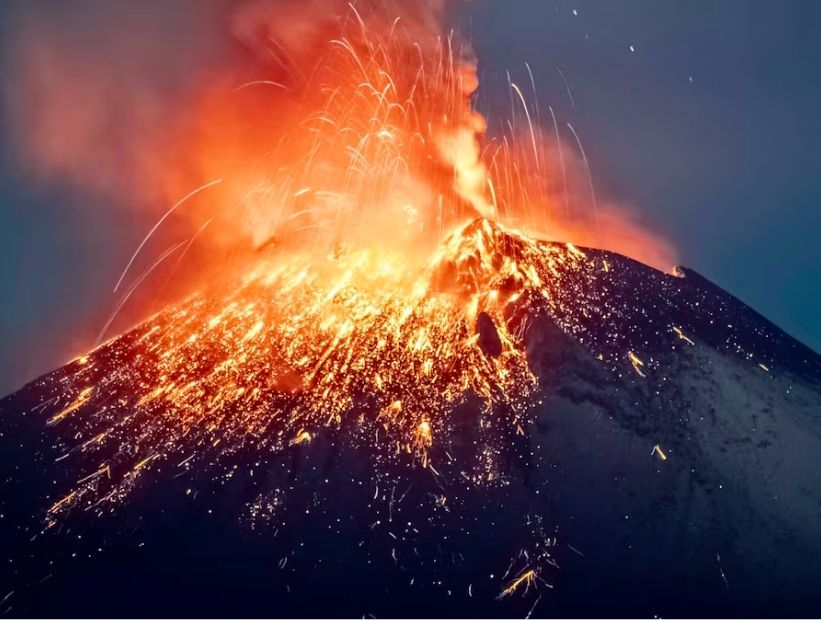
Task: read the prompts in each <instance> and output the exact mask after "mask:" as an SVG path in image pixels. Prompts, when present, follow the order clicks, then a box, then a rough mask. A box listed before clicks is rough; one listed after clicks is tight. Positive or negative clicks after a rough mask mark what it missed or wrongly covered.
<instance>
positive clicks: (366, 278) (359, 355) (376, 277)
mask: <svg viewBox="0 0 821 621" xmlns="http://www.w3.org/2000/svg"><path fill="white" fill-rule="evenodd" d="M591 265H592V264H591V262H590V261H589V260H587V258H586V255H585V254H584V253H583V252H582V251H580V250H579V249H577V248H575V247H574V246H572V245H565V244H545V243H543V242H538V241H535V240H533V239H532V238H530V237H528V236H525V235H522V234H521V233H517V232H515V231H508V230H504V229H502V228H501V227H500V226H499V225H497V224H493V223H491V222H490V221H488V220H485V219H478V220H476V221H474V222H472V223H470V224H469V225H467V226H465V227H462V228H460V229H458V230H457V231H455V232H454V233H453V235H452V236H451V237H450V238H449V239H448V240H446V242H445V243H444V244H443V246H442V248H441V249H440V250H439V251H438V252H437V253H436V254H435V255H434V257H433V258H432V259H431V260H430V262H429V263H428V264H426V265H425V266H424V267H423V268H422V269H421V270H420V271H419V272H414V271H408V270H407V269H405V266H404V264H403V262H402V257H401V255H396V256H392V255H389V254H386V253H375V252H372V251H371V252H369V251H361V250H357V251H350V252H342V253H338V254H336V255H331V256H327V257H325V258H324V260H323V261H318V260H317V258H316V257H315V256H314V255H311V254H306V255H299V254H294V253H292V252H289V253H287V254H286V255H284V256H278V255H275V256H273V257H271V258H270V259H268V260H265V261H260V262H258V263H256V264H254V265H253V266H252V267H249V269H248V270H247V271H245V270H243V271H242V272H240V273H239V274H238V275H237V276H235V277H233V278H229V279H226V281H225V282H224V283H222V284H220V285H215V286H214V287H212V288H210V289H208V290H206V291H203V292H198V293H196V294H195V295H193V296H191V297H190V298H188V299H187V300H185V301H183V302H181V303H179V304H177V305H175V306H172V307H169V308H167V309H165V310H164V311H162V312H161V313H160V314H158V315H157V316H155V317H154V318H152V319H150V320H149V321H147V322H146V323H145V324H143V325H142V326H141V327H139V328H138V329H136V330H135V331H133V332H132V333H129V334H127V335H126V336H124V337H121V338H118V339H114V340H112V341H111V342H109V343H108V344H105V345H103V346H102V347H101V348H100V349H99V350H97V351H95V352H93V353H92V355H91V358H90V359H89V360H88V361H87V362H86V363H85V364H81V361H80V360H78V361H77V362H76V365H77V372H76V373H75V374H74V376H73V379H72V383H73V384H74V385H75V386H77V387H80V386H82V388H80V389H79V393H78V394H77V395H76V396H72V390H70V389H69V390H67V391H66V392H65V394H64V395H62V396H61V397H60V399H61V400H63V399H70V402H69V404H68V405H67V406H65V407H63V408H62V409H60V410H59V412H58V413H57V414H56V415H54V416H52V417H51V418H50V419H49V422H50V424H51V425H66V426H69V427H70V431H67V433H66V437H70V438H71V439H72V442H73V443H74V444H73V446H68V447H67V448H66V454H65V455H64V457H65V458H68V457H72V456H75V455H78V454H79V455H85V457H84V461H85V460H86V459H88V460H90V461H92V462H94V460H95V458H94V457H93V456H92V455H93V454H94V453H96V452H98V453H99V454H100V455H107V456H108V457H107V459H108V461H107V462H106V463H104V464H103V465H102V466H100V465H99V464H97V465H96V466H95V472H100V471H101V470H100V469H104V470H105V472H106V473H107V474H108V476H107V477H99V476H89V474H88V473H85V474H84V475H83V476H82V477H81V478H80V480H79V481H78V482H77V485H76V487H75V488H74V489H72V490H71V491H70V492H68V495H67V496H66V498H64V499H63V500H61V501H59V502H57V504H55V506H54V507H53V508H52V509H51V511H50V514H51V515H54V514H57V513H59V512H64V511H68V510H69V509H71V508H73V507H78V506H80V507H83V508H87V509H88V508H92V507H95V508H98V509H99V508H100V507H101V506H103V505H105V504H106V503H109V502H117V501H120V500H123V499H124V498H125V497H126V496H127V495H128V492H129V491H130V490H131V489H132V487H133V485H134V482H135V480H136V479H137V477H138V476H139V475H140V473H141V471H143V470H144V469H147V468H149V467H154V466H155V465H158V464H161V463H169V464H177V463H179V462H180V460H181V459H183V457H184V456H185V455H184V453H185V452H186V451H192V450H193V451H194V452H201V453H202V455H200V458H201V459H202V460H203V461H207V460H208V459H211V458H212V457H213V455H229V454H231V453H232V452H235V451H238V450H240V449H247V448H248V447H253V450H254V451H256V452H262V453H264V452H268V451H273V452H276V451H281V450H283V449H284V448H285V447H287V446H289V445H298V444H307V443H310V442H311V440H312V439H313V438H314V437H315V435H316V434H318V433H322V432H323V431H325V430H327V429H333V428H339V427H342V426H345V427H350V426H351V425H353V426H355V427H356V426H358V427H359V430H360V431H359V433H358V435H359V436H360V437H361V438H362V440H363V442H367V443H370V444H373V445H374V446H377V447H378V448H377V450H381V449H383V448H385V449H388V450H389V452H390V453H393V454H394V455H407V456H408V458H409V463H410V462H413V461H416V463H418V464H420V465H422V466H423V467H431V468H435V462H434V461H433V460H432V458H431V455H430V451H431V447H432V446H434V445H435V444H436V442H437V441H438V440H437V438H440V437H447V436H448V433H449V428H450V426H451V415H452V410H453V408H454V406H455V405H457V404H458V403H460V402H463V401H464V400H465V399H466V398H467V396H468V395H470V394H473V395H477V396H478V397H479V398H480V399H481V400H482V402H483V404H484V405H483V412H484V414H483V421H482V423H481V424H483V425H485V426H487V427H499V428H500V429H502V432H501V433H502V434H503V433H506V431H504V430H509V431H510V432H512V433H517V434H519V435H521V434H522V433H523V431H522V426H523V425H524V424H525V419H524V417H525V414H526V411H527V398H528V396H529V394H530V393H531V391H532V389H533V388H534V387H535V377H534V376H533V374H532V372H531V370H530V369H529V366H528V362H527V358H526V353H525V348H524V346H523V333H524V330H525V328H526V326H525V323H524V321H525V320H524V315H523V313H522V309H523V308H524V307H523V306H522V305H523V304H526V305H527V306H528V307H532V306H534V305H536V306H538V305H543V306H545V307H548V306H551V305H555V304H557V303H559V300H560V295H559V294H558V291H557V290H558V288H560V287H561V286H562V281H563V279H566V278H567V277H568V275H571V274H572V273H573V271H574V270H588V269H591ZM480 317H484V318H485V321H486V326H487V327H486V329H487V330H490V331H491V332H492V333H493V335H494V337H495V339H496V340H495V343H496V344H495V346H493V347H491V346H489V345H488V343H487V342H486V341H487V340H488V339H482V338H481V336H482V335H481V334H480V332H479V331H478V329H477V326H478V325H479V324H480V323H481V322H480V321H479V318H480ZM103 359H106V360H107V362H105V363H103V362H102V360H103ZM98 361H100V362H98ZM117 361H121V362H119V363H117ZM98 366H99V367H101V368H98ZM92 394H93V401H92V407H85V409H83V408H84V406H86V405H87V402H88V401H89V399H90V398H91V396H92ZM500 413H503V414H504V415H503V416H502V415H500ZM112 444H113V448H114V449H115V450H112ZM193 461H196V459H195V460H192V461H189V462H187V463H186V467H191V466H192V465H193V463H192V462H193ZM494 476H496V478H498V475H494V473H493V472H492V470H491V471H489V472H478V471H477V473H476V475H475V477H476V480H480V479H485V480H488V481H490V480H492V479H493V478H494Z"/></svg>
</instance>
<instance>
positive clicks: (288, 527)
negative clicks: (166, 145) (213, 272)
mask: <svg viewBox="0 0 821 621" xmlns="http://www.w3.org/2000/svg"><path fill="white" fill-rule="evenodd" d="M531 268H532V269H531ZM682 273H683V277H676V276H670V275H666V274H662V273H660V272H657V271H655V270H653V269H651V268H648V267H646V266H643V265H641V264H639V263H636V262H635V261H632V260H630V259H627V258H624V257H621V256H619V255H616V254H613V253H608V252H603V251H596V250H588V249H575V248H573V247H568V246H565V245H559V244H546V243H536V242H533V241H532V240H529V239H527V238H526V237H524V236H521V235H519V234H515V233H509V232H506V231H503V230H501V229H499V228H498V227H495V226H494V225H491V224H489V223H487V222H478V223H475V224H473V225H471V226H469V227H467V228H466V229H464V230H463V231H461V232H460V233H459V235H458V236H457V237H455V238H453V239H451V240H450V241H449V242H448V244H447V245H446V248H445V250H444V251H443V256H442V257H441V259H440V260H439V261H438V263H437V264H436V265H435V269H433V270H432V273H431V281H432V283H433V284H434V289H435V290H436V291H445V292H450V293H448V295H450V294H453V295H456V296H457V297H458V298H459V299H468V300H469V302H468V305H469V306H470V304H472V300H473V299H474V297H472V296H475V295H480V296H481V295H484V294H485V293H488V292H489V291H491V290H492V291H496V292H498V293H496V294H494V295H493V296H492V297H493V299H494V300H496V299H497V298H500V297H504V298H505V299H506V302H505V303H504V304H500V305H498V306H492V305H488V306H487V307H480V308H477V309H476V314H475V317H474V316H472V315H471V314H470V313H468V315H467V319H464V320H462V319H460V320H459V322H454V323H450V324H447V325H448V326H449V328H450V329H452V330H458V328H459V326H460V325H462V324H464V326H466V327H465V329H466V331H467V332H466V334H465V335H464V336H465V338H466V339H467V341H468V342H471V341H470V339H471V338H472V334H471V333H474V332H476V337H477V338H476V339H475V340H474V341H473V343H474V344H475V345H476V347H477V348H478V351H479V358H468V361H469V363H470V364H469V365H468V366H467V367H466V368H468V369H470V368H471V365H483V364H486V365H488V368H493V365H497V371H498V372H499V373H501V377H502V378H505V377H507V374H509V373H512V372H513V371H515V370H516V369H518V367H517V366H516V365H515V364H514V363H515V362H516V360H517V359H516V357H515V354H516V351H518V352H519V353H521V355H522V356H523V357H524V361H525V362H526V366H527V369H528V370H529V372H530V373H532V376H533V379H534V380H535V383H534V386H533V388H532V389H530V390H528V391H526V392H525V393H523V394H521V395H518V396H515V395H514V396H512V397H511V396H510V395H507V394H506V395H504V396H498V395H495V393H493V391H494V390H497V388H498V386H496V385H495V384H493V383H492V381H491V380H493V379H494V378H496V377H497V376H496V375H493V374H490V375H488V376H487V378H490V379H489V380H487V381H489V382H491V384H490V389H489V392H491V393H492V395H491V396H492V397H493V399H491V401H492V403H491V405H488V397H487V395H483V394H481V390H477V388H476V386H473V385H470V386H468V387H467V389H466V390H465V394H464V395H463V396H462V397H460V398H458V399H455V400H453V401H449V402H445V403H446V404H448V411H447V413H446V415H444V414H443V415H441V418H442V420H438V419H435V420H434V419H431V420H430V421H429V420H428V419H426V418H423V419H422V423H420V424H419V426H418V427H417V425H416V420H414V424H413V425H412V427H411V429H412V430H415V431H416V433H417V434H421V436H420V437H419V438H418V442H419V444H418V445H414V446H410V447H409V448H408V450H404V448H403V446H400V445H401V441H402V440H401V439H402V438H404V436H402V433H404V429H403V428H401V427H397V428H396V429H398V431H397V430H396V429H395V428H394V427H391V426H390V425H388V424H387V423H385V419H384V412H383V409H382V408H381V406H380V405H379V404H378V403H377V404H374V403H371V401H378V399H379V396H380V393H378V392H377V391H376V389H374V390H373V394H372V393H369V392H367V391H366V390H364V389H361V387H357V390H356V399H355V400H354V401H352V402H351V403H350V404H348V405H347V406H346V408H345V409H344V415H343V416H340V417H339V420H336V421H333V422H332V424H330V425H329V426H327V427H325V428H322V427H319V426H318V424H317V423H316V421H315V420H314V419H313V418H311V417H308V416H307V415H302V414H300V417H298V418H297V417H295V418H293V419H287V420H286V419H284V418H279V417H274V418H271V419H265V425H264V429H262V430H261V431H256V430H250V431H249V432H248V433H249V435H250V436H253V437H254V438H255V439H254V440H253V441H245V440H239V439H238V437H237V435H236V430H235V429H234V428H233V427H231V428H230V429H231V433H230V434H229V433H222V435H219V434H220V433H221V432H220V431H219V430H220V429H221V427H220V425H226V424H228V423H226V422H224V420H223V419H226V418H230V419H232V420H236V419H239V420H243V421H244V420H246V419H245V418H242V417H243V416H244V412H245V411H246V410H248V409H252V408H255V407H257V406H258V402H257V401H258V400H254V401H253V402H246V401H236V402H234V403H231V404H223V403H221V404H220V405H219V409H217V410H215V411H216V412H217V414H219V417H218V418H209V416H211V414H209V413H206V412H205V411H203V413H202V418H203V420H204V421H205V422H206V423H207V424H206V425H205V429H200V428H198V427H197V426H187V427H186V428H185V429H183V430H182V431H179V432H177V431H173V432H172V431H163V430H166V428H167V426H168V425H173V422H174V420H175V419H174V418H173V416H174V415H176V414H175V413H176V412H177V410H175V409H174V408H175V407H180V406H178V405H176V402H174V403H172V402H169V401H163V402H161V403H156V404H155V405H152V406H151V408H149V409H146V404H147V403H154V402H153V401H150V400H149V399H147V397H146V396H147V395H153V394H154V391H155V390H156V388H154V386H156V385H157V384H156V381H155V379H156V378H155V377H154V375H153V374H154V373H155V369H156V368H159V365H160V363H159V362H158V359H157V358H156V357H155V356H154V355H152V353H151V351H150V350H147V349H146V348H145V347H144V345H141V343H144V342H145V341H144V340H143V339H145V338H146V335H152V334H156V333H157V332H158V331H162V330H171V329H172V326H173V324H172V323H163V322H165V320H166V317H165V316H164V315H160V316H158V317H156V318H154V319H152V320H151V321H149V322H148V323H147V324H145V325H143V326H140V327H138V328H137V329H135V330H134V331H133V332H131V333H129V334H126V335H124V336H123V337H120V338H119V339H117V340H115V341H113V342H111V343H109V344H107V345H106V346H104V347H103V348H101V349H99V350H97V351H95V352H94V353H92V354H91V355H90V356H89V359H88V360H80V361H75V362H74V363H71V364H69V365H67V366H66V367H64V368H62V369H59V370H57V371H55V372H53V373H51V374H49V375H47V376H45V377H43V378H41V379H39V380H36V381H35V382H32V383H31V384H29V385H28V386H26V387H24V388H23V389H21V390H20V391H19V392H17V393H15V394H14V395H11V396H10V397H7V398H6V399H4V400H3V401H2V402H0V411H2V423H1V424H2V438H1V439H0V442H1V443H2V446H1V447H0V448H2V450H1V451H0V463H1V464H2V472H3V474H4V478H3V488H2V495H0V513H2V519H1V520H0V547H1V548H2V549H3V550H4V551H7V553H6V556H8V558H9V560H8V564H4V567H3V570H2V583H0V584H2V585H8V586H7V588H5V590H4V591H3V592H2V593H0V598H2V597H4V596H5V595H6V593H7V592H11V594H10V595H8V596H7V597H6V599H5V600H3V603H2V606H0V612H4V613H7V614H12V615H60V616H65V615H83V616H94V615H114V616H124V615H125V616H152V615H153V616H156V615H193V616H213V615H220V616H248V615H252V616H362V615H374V616H376V617H384V616H394V617H397V616H399V617H402V616H480V617H484V616H525V615H527V614H532V615H533V616H651V615H660V616H689V615H711V616H724V615H730V616H739V615H740V616H761V615H780V616H792V615H798V616H806V615H817V614H818V613H819V611H821V596H819V594H818V592H817V588H816V583H817V576H818V574H819V570H821V421H819V413H820V412H821V359H820V358H819V356H818V355H816V354H815V353H814V352H812V351H811V350H809V349H807V348H806V347H804V346H803V345H801V344H800V343H798V342H797V341H795V340H794V339H792V338H791V337H789V336H788V335H786V334H785V333H784V332H782V331H781V330H779V329H778V328H777V327H775V326H773V325H772V324H771V323H770V322H768V321H767V320H765V319H764V318H762V317H761V316H760V315H758V314H757V313H755V312H754V311H752V310H751V309H749V308H748V307H746V306H745V305H744V304H743V303H741V302H740V301H738V300H737V299H735V298H734V297H732V296H730V295H729V294H727V293H726V292H724V291H722V290H721V289H719V288H718V287H716V286H714V285H713V284H711V283H710V282H708V281H707V280H705V279H704V278H702V277H700V276H699V275H698V274H696V273H695V272H692V271H689V270H683V271H682ZM465 296H466V297H465ZM479 299H483V298H481V297H480V298H479ZM203 305H204V306H207V303H205V302H204V303H203ZM446 308H449V307H446ZM440 310H441V309H437V311H440ZM168 313H169V316H172V315H174V313H179V309H173V310H169V311H168ZM252 325H253V324H252ZM159 327H162V328H159ZM413 330H414V332H413V333H412V334H416V332H415V331H416V330H418V326H414V328H413ZM241 333H242V334H246V330H245V327H244V325H243V330H242V331H241ZM514 336H515V338H516V341H515V343H513V344H512V345H510V344H508V342H507V341H508V339H513V338H514ZM149 338H152V337H149ZM154 338H155V337H154ZM363 338H364V337H363ZM442 338H444V337H442ZM460 338H461V336H460ZM356 342H359V341H356ZM365 342H366V343H367V341H365ZM460 342H461V341H460ZM280 344H281V343H280V341H276V340H272V341H271V342H270V343H268V345H280ZM509 347H510V348H513V349H515V350H516V351H512V350H511V351H508V348H509ZM207 351H208V352H209V360H208V364H210V365H211V366H214V365H218V364H219V360H220V359H219V354H220V352H219V351H215V350H214V349H213V348H209V349H208V350H207ZM323 351H324V350H323ZM386 351H387V352H389V353H390V352H391V350H390V348H388V349H387V350H386ZM471 352H473V350H470V351H467V350H466V353H464V354H460V356H472V355H473V353H471ZM323 355H324V354H323ZM506 356H509V358H506ZM246 357H247V356H246ZM379 357H384V358H385V359H386V364H387V363H388V362H390V363H391V364H392V366H393V367H396V366H401V365H399V363H402V364H411V363H414V362H415V358H414V359H410V362H408V361H407V359H406V358H403V357H396V356H394V355H390V356H388V355H387V354H380V356H378V358H379ZM346 359H347V358H342V359H341V362H340V363H339V364H343V363H344V361H345V360H346ZM462 359H463V358H461V357H460V358H458V359H455V360H457V362H458V361H461V360H462ZM182 360H184V361H185V364H186V365H187V366H190V365H192V364H193V362H190V361H189V359H188V358H185V357H183V358H182ZM197 360H199V358H198V359H197ZM320 360H322V361H323V363H324V361H325V360H326V359H325V358H320ZM397 361H398V362H397ZM506 361H507V362H506ZM508 363H509V366H504V365H505V364H508ZM335 364H336V363H335ZM448 364H453V360H452V359H448ZM499 365H501V366H499ZM456 366H458V365H456ZM433 367H434V369H433V372H434V373H435V372H436V363H433ZM335 368H336V367H335ZM457 371H458V369H455V370H454V374H456V375H457V376H458V374H457V373H456V372H457ZM198 372H201V371H198ZM477 374H478V372H477ZM344 376H345V377H356V373H355V371H354V370H351V371H350V372H349V373H347V374H345V375H344ZM386 377H387V374H386ZM396 377H398V378H400V379H402V378H405V379H407V380H408V381H411V380H412V378H413V377H414V376H413V375H412V374H408V375H404V374H402V373H399V374H398V375H397V376H396ZM478 377H479V379H482V380H484V379H485V376H484V375H481V374H478ZM108 378H115V379H108ZM288 378H289V380H288V382H286V384H287V385H283V382H281V381H280V382H278V383H275V385H273V386H272V388H271V392H270V393H269V394H266V395H264V399H263V398H262V397H260V399H262V401H263V402H264V403H270V404H271V405H270V409H272V410H275V409H277V408H279V409H278V410H277V411H278V412H279V411H288V412H291V411H294V412H297V411H300V408H302V407H303V405H302V401H300V399H301V398H302V397H301V395H302V393H303V392H310V391H312V390H313V389H314V384H311V383H308V382H306V381H305V380H304V378H300V377H299V376H298V374H296V373H294V374H292V375H289V376H288ZM173 379H174V378H164V381H165V382H166V383H167V382H168V381H169V380H173ZM439 379H440V381H441V382H444V381H445V380H449V379H450V377H449V376H446V375H442V376H441V377H440V378H439ZM477 381H478V380H477ZM260 382H261V379H259V378H255V379H254V383H255V384H258V383H260ZM420 382H421V380H420ZM103 385H104V386H106V387H107V388H106V390H99V389H97V388H95V390H93V391H89V392H86V393H84V392H83V391H84V390H87V388H84V387H87V386H95V387H99V386H103ZM163 385H165V384H163ZM202 385H203V386H204V387H205V388H203V391H204V394H205V396H206V397H207V398H208V399H213V397H214V396H213V395H211V394H210V393H208V392H207V390H206V389H207V388H209V385H208V382H207V381H205V380H203V382H202ZM435 385H436V384H430V385H427V384H425V385H424V387H425V392H426V393H427V392H431V391H433V390H434V389H435ZM477 385H478V386H479V389H481V387H482V386H484V385H485V384H484V383H482V382H479V383H478V384H477ZM500 385H501V384H500ZM334 386H336V384H334ZM329 389H330V388H329ZM394 390H398V391H399V393H397V394H399V395H402V394H404V393H405V392H406V393H407V394H408V396H409V399H408V402H409V403H418V404H421V405H426V406H427V405H432V406H435V405H436V404H439V403H441V402H442V401H441V400H437V399H435V398H434V397H435V396H436V395H434V396H433V397H430V398H427V397H426V398H423V396H418V395H416V394H415V393H414V390H415V386H413V385H407V386H403V385H402V383H401V382H398V384H397V386H396V387H395V388H394ZM232 394H235V393H232ZM241 394H246V391H245V390H243V391H242V393H241ZM84 395H85V396H84ZM394 396H395V394H394V393H390V397H391V398H393V397H394ZM152 398H153V397H152ZM208 403H209V404H211V405H210V406H209V407H213V405H212V404H213V401H208ZM391 403H393V402H391ZM185 405H186V407H188V405H189V404H188V402H185ZM310 405H311V407H312V408H314V410H316V418H317V420H318V419H320V418H321V419H323V420H324V419H325V418H327V414H328V413H329V412H330V413H331V414H333V413H334V412H336V410H335V404H332V403H329V404H327V405H324V404H323V403H322V402H321V401H320V402H315V401H310ZM407 407H408V406H406V408H407ZM243 408H244V409H243ZM312 411H313V410H312ZM406 411H410V410H409V409H406ZM66 412H67V413H66ZM180 412H182V413H180V414H179V420H180V424H181V425H182V423H183V421H185V422H190V420H191V419H189V418H188V416H189V414H188V410H187V409H185V410H180ZM209 412H210V410H209ZM395 413H396V412H394V414H395ZM158 417H168V420H166V419H163V426H162V427H154V426H152V425H154V424H155V422H154V421H156V420H157V418H158ZM331 418H332V417H331ZM55 419H56V421H55ZM91 420H93V421H96V422H95V423H94V425H96V427H95V426H94V425H92V424H91V423H89V422H87V421H91ZM248 420H256V419H248ZM49 421H52V424H51V425H48V424H47V423H48V422H49ZM112 421H114V422H116V424H113V423H112ZM423 423H424V424H427V425H428V426H427V427H426V426H424V425H423ZM140 429H150V430H151V433H150V434H147V435H146V436H145V437H140V438H139V439H136V438H135V437H133V436H134V434H135V432H136V431H138V430H140ZM431 429H432V431H431ZM422 432H426V433H422ZM391 433H396V434H398V435H396V436H395V438H399V440H396V439H395V438H394V437H393V436H391V435H390V434H391ZM100 434H105V435H104V437H102V438H101V437H100ZM209 434H210V435H209ZM215 434H217V435H215ZM306 434H307V435H306ZM431 435H432V437H430V436H431ZM278 436H282V438H283V440H282V442H279V443H277V442H274V441H273V440H271V439H270V438H271V437H278ZM386 437H387V438H392V439H391V441H390V442H387V441H385V438H386ZM373 438H377V440H376V441H374V440H373ZM103 440H105V441H103ZM413 441H414V440H410V441H409V442H413ZM137 444H139V446H140V450H139V451H135V450H133V447H134V446H135V445H137ZM152 445H153V446H154V447H155V449H154V450H148V447H150V446H152ZM226 445H229V447H228V448H225V446H226ZM132 453H133V454H132ZM153 455H156V457H152V456H153ZM146 459H148V461H145V460H146ZM129 460H130V461H129ZM134 460H136V463H134ZM143 462H145V463H143ZM191 464H196V465H195V466H191ZM126 466H127V467H126ZM118 468H119V471H118ZM92 484H93V486H92ZM72 493H73V494H74V496H72V495H71V494H72ZM115 501H116V502H115Z"/></svg>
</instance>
